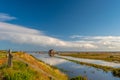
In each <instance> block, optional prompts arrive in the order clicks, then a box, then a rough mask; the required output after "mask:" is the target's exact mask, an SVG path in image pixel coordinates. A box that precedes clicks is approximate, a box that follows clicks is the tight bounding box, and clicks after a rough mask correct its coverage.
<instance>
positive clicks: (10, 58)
mask: <svg viewBox="0 0 120 80" xmlns="http://www.w3.org/2000/svg"><path fill="white" fill-rule="evenodd" d="M11 53H12V51H11V50H10V49H9V50H8V67H12V57H13V56H12V54H11Z"/></svg>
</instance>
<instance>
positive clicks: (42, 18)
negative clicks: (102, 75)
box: [0, 0, 120, 51]
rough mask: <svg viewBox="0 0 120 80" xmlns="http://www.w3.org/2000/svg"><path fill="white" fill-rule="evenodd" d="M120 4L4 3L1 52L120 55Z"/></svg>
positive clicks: (83, 0)
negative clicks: (117, 53) (95, 52)
mask: <svg viewBox="0 0 120 80" xmlns="http://www.w3.org/2000/svg"><path fill="white" fill-rule="evenodd" d="M119 3H120V0H12V1H11V0H0V49H13V50H38V51H39V50H49V49H55V50H58V51H120V31H119V30H120V5H119Z"/></svg>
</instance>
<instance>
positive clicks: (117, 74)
mask: <svg viewBox="0 0 120 80" xmlns="http://www.w3.org/2000/svg"><path fill="white" fill-rule="evenodd" d="M112 73H113V75H114V76H116V77H120V69H114V70H113V71H112Z"/></svg>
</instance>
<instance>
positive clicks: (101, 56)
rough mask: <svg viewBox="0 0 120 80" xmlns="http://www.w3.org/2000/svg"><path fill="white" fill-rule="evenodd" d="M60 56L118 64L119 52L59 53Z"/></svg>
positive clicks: (119, 61)
mask: <svg viewBox="0 0 120 80" xmlns="http://www.w3.org/2000/svg"><path fill="white" fill-rule="evenodd" d="M60 55H62V56H71V57H76V58H87V59H96V60H104V61H110V62H116V63H120V52H61V53H60Z"/></svg>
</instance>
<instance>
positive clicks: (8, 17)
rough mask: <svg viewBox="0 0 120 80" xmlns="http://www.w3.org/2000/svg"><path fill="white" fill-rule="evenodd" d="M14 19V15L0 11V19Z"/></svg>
mask: <svg viewBox="0 0 120 80" xmlns="http://www.w3.org/2000/svg"><path fill="white" fill-rule="evenodd" d="M14 19H16V17H13V16H10V15H9V14H6V13H0V21H10V20H14Z"/></svg>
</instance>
